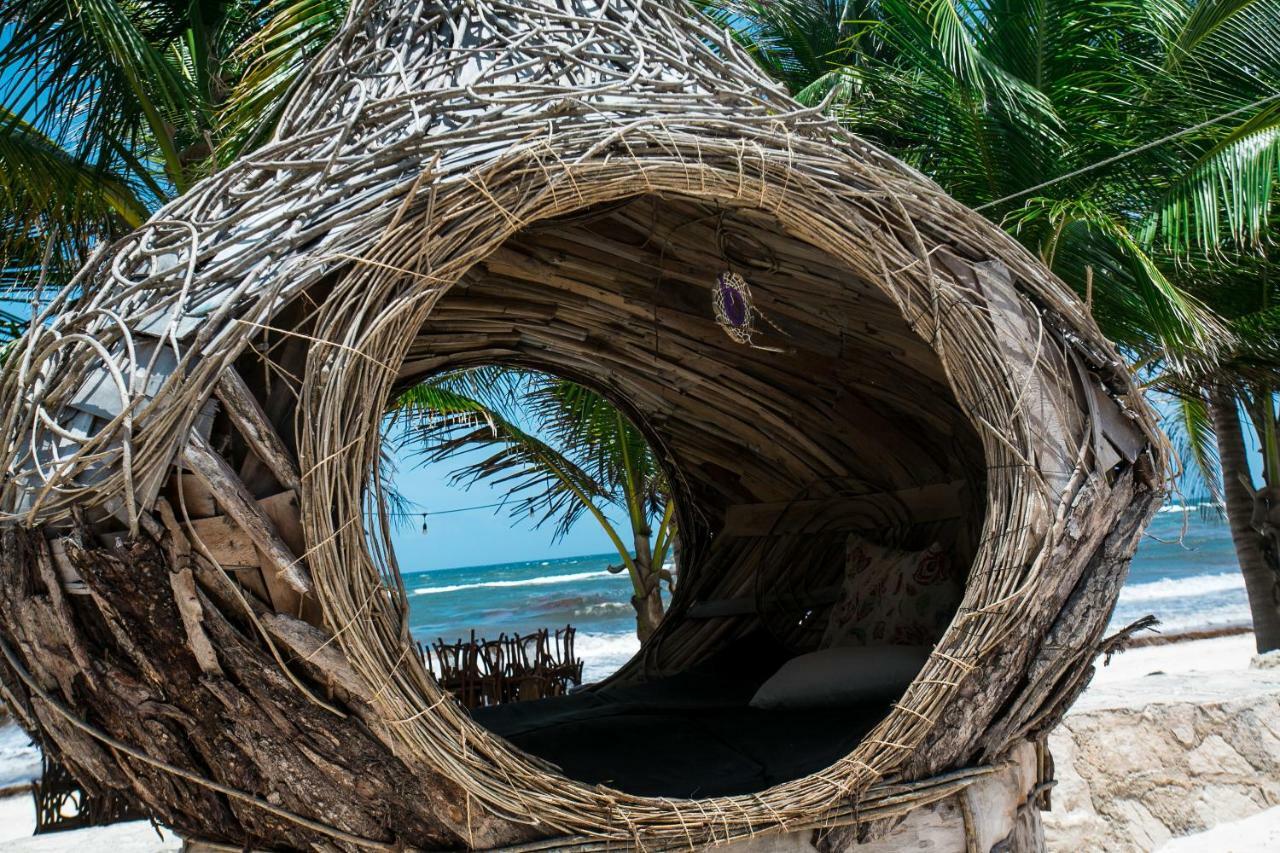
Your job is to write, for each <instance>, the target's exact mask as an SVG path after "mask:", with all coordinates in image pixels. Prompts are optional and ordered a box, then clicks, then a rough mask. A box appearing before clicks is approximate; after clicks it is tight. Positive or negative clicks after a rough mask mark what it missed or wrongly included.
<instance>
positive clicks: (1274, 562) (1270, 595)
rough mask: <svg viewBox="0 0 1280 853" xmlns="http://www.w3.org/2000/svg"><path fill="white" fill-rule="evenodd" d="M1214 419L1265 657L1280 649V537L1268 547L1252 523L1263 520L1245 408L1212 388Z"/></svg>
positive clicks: (1222, 389)
mask: <svg viewBox="0 0 1280 853" xmlns="http://www.w3.org/2000/svg"><path fill="white" fill-rule="evenodd" d="M1209 413H1210V415H1211V416H1212V417H1213V431H1214V435H1215V436H1216V437H1217V441H1218V459H1219V460H1220V461H1221V463H1222V495H1223V499H1224V501H1225V503H1226V509H1227V524H1228V525H1229V526H1230V528H1231V541H1232V543H1233V544H1234V545H1235V549H1236V559H1237V561H1238V562H1239V563H1240V571H1241V573H1242V574H1243V575H1244V586H1245V591H1246V592H1247V593H1248V596H1249V613H1250V615H1251V616H1252V617H1253V620H1252V621H1253V636H1254V641H1255V642H1256V643H1257V648H1258V651H1259V652H1269V651H1271V650H1272V649H1280V536H1277V537H1276V538H1275V539H1276V541H1273V542H1270V543H1268V542H1267V541H1266V535H1265V534H1264V533H1263V532H1262V531H1261V530H1257V529H1255V528H1254V526H1253V525H1252V524H1251V523H1250V520H1251V519H1253V518H1254V517H1255V515H1256V514H1257V513H1256V509H1257V508H1256V507H1255V501H1256V500H1257V499H1258V496H1256V495H1255V494H1254V490H1253V488H1252V486H1251V483H1252V479H1253V475H1252V474H1250V472H1249V460H1248V455H1247V451H1246V450H1245V443H1244V431H1243V430H1242V429H1241V427H1240V409H1239V404H1238V403H1237V401H1236V397H1235V394H1234V393H1233V392H1232V390H1231V388H1229V387H1226V386H1223V385H1220V384H1216V383H1215V384H1214V385H1212V386H1211V387H1210V389H1209ZM1263 515H1264V516H1265V510H1264V513H1263ZM1268 545H1270V547H1267V546H1268Z"/></svg>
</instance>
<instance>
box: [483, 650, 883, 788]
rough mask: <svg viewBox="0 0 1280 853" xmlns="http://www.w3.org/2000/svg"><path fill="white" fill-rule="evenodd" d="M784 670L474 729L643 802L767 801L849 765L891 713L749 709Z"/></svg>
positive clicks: (733, 670)
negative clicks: (844, 761) (767, 795)
mask: <svg viewBox="0 0 1280 853" xmlns="http://www.w3.org/2000/svg"><path fill="white" fill-rule="evenodd" d="M784 659H785V655H782V654H774V653H772V652H771V651H767V652H765V653H764V654H753V655H750V656H749V657H747V658H746V659H745V660H746V665H745V666H744V664H743V661H744V658H743V657H742V656H739V655H721V656H719V658H718V659H713V660H711V661H708V662H707V663H705V664H703V665H701V666H699V667H697V668H696V669H694V670H690V671H688V672H684V673H681V674H679V675H675V676H671V677H668V678H664V679H659V680H655V681H649V682H644V683H632V684H621V685H616V686H609V687H603V688H598V689H588V690H582V691H579V692H577V693H574V694H571V695H569V696H561V697H556V698H553V699H540V700H537V701H534V702H519V703H511V704H507V705H497V706H493V707H489V708H479V709H477V710H475V711H474V712H473V714H474V717H475V719H476V721H477V722H478V723H480V724H481V725H483V726H485V727H486V728H488V729H489V730H490V731H492V732H494V733H496V734H499V735H501V736H503V737H504V738H506V739H507V740H509V741H510V742H511V743H513V744H514V745H515V746H517V747H519V748H520V749H523V750H525V751H526V752H529V753H532V754H533V755H536V756H538V757H539V758H542V759H544V760H546V761H550V762H551V763H553V764H555V765H556V766H558V767H559V768H560V769H561V770H562V771H563V772H564V774H565V775H566V776H569V777H570V778H572V779H576V780H578V781H581V782H586V783H589V784H602V785H607V786H609V787H610V788H615V789H617V790H620V791H626V792H628V793H632V794H638V795H643V796H661V797H675V798H692V797H714V796H727V795H732V794H747V793H754V792H757V791H761V790H763V789H765V788H768V787H770V786H773V785H777V784H780V783H782V782H788V781H791V780H792V779H798V778H800V777H802V776H806V775H808V774H810V773H813V772H816V771H818V770H821V769H823V768H824V767H828V766H830V765H831V764H832V763H834V762H835V761H836V760H837V759H839V758H841V757H843V756H845V755H847V754H849V753H850V752H851V751H852V750H853V748H854V747H855V746H856V745H857V743H858V741H859V740H861V739H862V737H863V735H865V734H866V733H867V731H869V730H870V729H871V727H872V726H874V725H875V724H876V723H877V722H879V721H880V720H881V719H883V717H884V715H885V714H886V713H887V712H888V710H889V703H888V702H877V703H872V704H867V705H859V706H852V707H844V708H832V709H815V710H787V711H782V710H770V711H765V710H761V709H758V708H752V707H750V706H749V704H748V703H749V702H750V700H751V697H752V696H753V695H754V694H755V691H756V689H757V688H758V687H759V685H760V684H761V683H763V681H764V680H765V679H766V678H767V677H768V676H769V675H771V674H772V673H773V672H774V671H775V670H776V668H777V666H778V665H780V663H781V661H782V660H784Z"/></svg>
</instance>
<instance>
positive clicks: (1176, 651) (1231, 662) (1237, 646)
mask: <svg viewBox="0 0 1280 853" xmlns="http://www.w3.org/2000/svg"><path fill="white" fill-rule="evenodd" d="M1255 650H1256V646H1254V644H1253V634H1237V635H1235V636H1232V637H1215V638H1213V639H1212V640H1188V641H1187V642H1185V643H1169V644H1168V645H1164V646H1146V647H1144V648H1139V649H1130V650H1129V651H1127V652H1121V653H1120V654H1117V655H1112V657H1111V663H1110V664H1109V665H1108V666H1103V665H1102V661H1098V671H1097V674H1096V675H1094V677H1093V682H1092V683H1093V684H1111V683H1113V682H1116V681H1128V680H1129V679H1132V678H1141V677H1142V676H1144V675H1150V674H1151V673H1153V672H1165V673H1170V674H1172V673H1183V672H1211V671H1218V670H1224V669H1248V668H1249V661H1251V660H1252V659H1253V655H1254V653H1255Z"/></svg>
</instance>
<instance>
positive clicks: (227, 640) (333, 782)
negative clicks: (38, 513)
mask: <svg viewBox="0 0 1280 853" xmlns="http://www.w3.org/2000/svg"><path fill="white" fill-rule="evenodd" d="M42 547H44V546H43V544H42V543H41V541H40V538H39V536H38V535H37V534H28V533H22V532H19V531H16V530H13V529H5V530H3V531H0V572H2V573H3V578H4V583H2V584H0V595H3V598H0V616H3V619H0V624H3V626H4V628H3V629H0V630H3V639H4V642H5V643H6V645H8V646H9V647H10V648H11V649H13V650H15V654H17V655H18V657H19V658H20V659H21V660H22V663H23V665H24V667H25V668H26V670H27V671H28V672H29V673H30V674H31V676H32V677H33V678H35V679H36V680H37V683H39V684H40V685H41V686H42V687H43V688H44V689H45V690H49V691H52V692H53V693H55V694H56V695H57V698H58V699H59V701H60V702H61V703H62V704H64V705H65V706H66V707H68V708H72V709H75V710H76V712H77V713H78V714H79V715H80V716H81V717H82V718H83V719H84V720H85V721H86V722H87V723H88V724H89V725H91V726H94V727H97V728H101V729H104V730H107V731H110V732H111V733H112V734H113V735H115V736H116V737H117V738H119V739H121V740H123V741H126V742H128V743H132V744H134V745H136V746H138V747H139V748H141V749H143V750H145V751H146V752H147V753H148V754H150V755H151V756H152V757H153V758H156V759H158V760H162V761H165V762H169V763H172V764H175V765H178V766H180V767H182V768H185V769H187V770H189V771H190V772H192V773H195V774H198V775H200V776H204V777H207V778H209V779H211V780H214V781H217V782H219V783H222V784H224V785H228V786H231V787H234V788H236V789H239V790H242V791H244V792H246V793H248V794H252V795H255V796H257V797H259V798H261V799H263V800H265V801H267V802H268V803H271V804H272V805H274V806H277V807H279V808H281V809H284V810H287V811H290V812H295V813H296V814H298V815H301V816H303V817H306V818H310V819H312V820H315V821H319V822H320V823H324V824H328V825H331V826H333V827H335V828H336V829H340V830H342V831H344V832H347V833H351V834H353V835H356V836H360V837H363V838H367V839H369V840H370V842H371V843H372V844H373V845H374V846H387V847H388V848H393V847H395V845H396V844H397V843H410V842H412V844H413V845H415V846H428V847H439V848H452V847H459V846H467V845H474V846H493V845H495V844H497V843H500V842H503V841H511V840H513V839H514V838H518V837H519V834H520V831H519V830H513V829H512V828H511V827H510V826H503V825H502V824H495V823H494V822H492V821H491V820H486V819H484V818H483V817H482V816H481V815H478V814H476V815H473V816H472V819H473V823H472V825H471V826H470V827H468V826H467V814H466V811H465V797H463V796H462V795H461V794H460V793H459V792H456V791H454V790H453V789H452V786H451V785H450V784H449V783H448V782H447V781H445V780H443V779H440V778H433V777H432V776H431V775H430V774H429V773H424V772H423V770H422V769H421V768H417V769H416V770H411V769H410V768H409V767H407V766H406V765H405V764H404V763H403V762H401V761H400V760H399V759H398V758H396V757H395V756H394V755H393V754H392V752H391V751H390V749H389V748H388V747H387V746H386V744H385V743H383V742H381V741H380V740H379V739H378V738H377V737H375V736H374V734H373V733H372V732H371V730H370V729H369V728H368V727H367V726H366V724H365V723H364V722H362V721H361V719H360V713H361V712H360V711H355V710H353V712H352V713H350V714H349V715H348V716H346V717H345V718H343V717H339V716H336V715H334V714H332V713H330V712H328V711H325V710H324V709H322V708H320V707H318V706H317V705H315V704H313V703H312V702H310V701H308V700H307V699H306V698H305V697H304V696H302V694H301V693H300V692H299V691H298V690H297V689H296V688H294V687H293V685H292V684H290V682H289V681H288V680H287V679H286V678H285V677H284V675H283V674H282V673H281V672H280V671H279V670H278V669H277V668H276V664H275V662H274V661H273V660H272V659H271V658H270V656H269V655H267V654H266V653H265V652H264V650H263V649H262V647H261V643H260V641H258V640H257V639H256V638H255V637H253V636H252V634H250V633H246V631H247V630H248V629H247V628H246V627H245V626H244V624H243V623H242V621H241V620H240V619H239V618H235V617H234V616H232V617H231V618H229V617H228V615H227V614H224V613H223V612H222V611H221V610H220V609H219V608H218V607H216V606H215V605H214V604H213V602H212V599H211V597H209V596H207V595H204V594H203V593H201V594H199V595H198V606H199V607H200V611H201V619H200V625H201V626H202V630H203V631H204V632H206V633H207V635H208V639H209V641H210V643H211V648H213V649H216V653H217V660H218V663H219V666H220V674H219V673H214V672H207V671H205V670H204V669H203V668H202V666H201V662H200V660H199V659H198V657H197V655H196V653H194V652H193V651H192V648H191V646H190V644H189V643H188V630H187V627H186V623H185V622H184V618H183V614H182V610H181V608H180V607H179V605H178V603H177V602H176V601H175V597H174V590H173V587H172V586H171V582H170V565H169V563H170V561H169V560H168V559H166V555H165V553H164V551H163V550H162V549H161V548H160V547H158V546H157V545H156V544H154V543H152V542H149V541H135V542H132V543H128V544H126V545H122V547H121V548H118V549H111V550H108V549H89V550H86V549H81V548H79V547H77V546H74V545H72V546H70V548H69V553H70V555H71V559H72V560H73V562H74V563H75V565H76V568H77V569H78V571H79V573H80V576H81V577H82V578H83V579H84V580H85V582H86V583H87V584H89V585H90V587H91V588H92V589H93V590H94V594H95V597H100V599H101V601H103V602H107V603H109V605H110V611H109V613H107V612H103V611H101V610H99V609H97V608H96V607H95V606H94V605H93V604H92V603H91V602H92V601H93V599H88V598H78V599H76V600H70V599H62V604H57V603H55V602H56V601H57V600H58V599H57V593H56V592H52V589H54V588H51V587H49V586H47V583H48V581H47V579H46V577H44V576H45V575H46V573H44V572H42V571H41V570H40V569H39V568H38V565H39V564H38V560H37V558H36V555H37V553H38V549H40V548H42ZM68 601H71V602H72V605H73V606H76V607H77V610H76V613H75V614H74V617H72V618H74V621H69V619H68V618H66V617H63V616H60V615H59V612H60V611H63V610H64V608H65V606H66V604H67V602H68ZM81 602H83V603H81ZM277 618H281V619H287V617H277ZM106 621H110V622H112V623H114V624H115V627H116V628H117V629H118V630H119V631H121V632H123V633H124V634H126V635H128V636H129V637H130V638H132V640H133V641H134V642H133V643H131V644H130V646H129V647H128V648H125V647H121V646H120V645H118V644H117V643H116V642H115V641H114V637H113V632H112V631H111V630H110V629H108V628H107V627H106V625H105V624H104V622H106ZM302 625H305V623H299V624H298V626H294V628H293V629H292V630H291V631H290V633H292V634H294V635H301V634H302V632H306V636H307V637H309V638H311V639H310V643H311V644H312V646H316V645H318V643H317V641H316V639H314V634H315V633H316V632H317V631H318V629H315V628H314V627H312V626H309V625H307V626H306V627H305V628H302V627H301V626H302ZM280 633H281V634H284V633H286V632H285V631H284V630H282V631H281V632H280ZM68 637H71V638H72V640H70V641H69V640H68ZM74 644H80V645H81V646H83V647H84V648H85V649H87V650H88V654H89V655H91V659H92V660H93V666H92V667H91V668H89V669H82V668H81V667H80V666H79V665H78V664H77V663H76V657H78V656H80V657H83V653H78V652H77V651H75V650H74V649H75V645H74ZM303 648H304V646H302V645H298V646H297V649H298V651H301V650H302V649H303ZM330 649H331V652H330V654H335V653H336V652H334V651H332V645H331V644H330ZM0 672H2V673H3V682H4V686H5V689H6V691H7V692H8V693H9V695H12V696H13V697H14V698H15V700H16V706H17V707H18V708H19V713H20V716H21V715H22V711H23V710H25V711H26V713H27V714H30V715H31V716H32V718H34V719H35V720H38V721H39V723H40V724H41V727H42V729H43V734H44V738H45V743H46V748H48V749H50V750H52V751H53V752H54V753H55V754H56V755H57V756H58V758H59V760H61V761H63V762H64V763H65V764H66V765H67V766H68V767H69V768H71V769H72V772H73V773H74V775H75V777H76V778H77V780H79V781H80V782H81V783H82V784H84V785H86V786H87V787H89V788H90V789H99V790H101V789H106V788H110V789H115V790H122V791H123V792H124V793H125V794H127V795H128V796H130V797H131V798H133V799H134V800H135V801H136V802H137V803H138V805H139V806H140V807H142V808H144V809H145V810H146V811H147V812H149V813H150V814H152V815H154V816H155V817H156V819H158V820H160V821H161V822H162V823H164V824H166V825H168V826H171V827H173V828H174V829H175V830H177V831H178V832H179V833H182V834H188V835H191V836H192V837H198V838H204V839H208V840H211V841H225V842H230V843H233V844H237V845H239V844H248V845H249V846H254V847H261V848H263V849H290V848H299V849H304V848H311V847H318V848H325V847H326V845H329V847H328V848H327V849H353V845H352V844H350V843H348V842H344V841H340V840H335V839H334V838H332V837H330V836H327V835H325V834H324V833H319V832H315V831H313V830H309V829H305V828H302V827H300V826H298V825H297V824H295V823H293V822H291V821H289V820H287V819H284V818H282V817H280V816H278V815H273V814H269V813H266V812H263V811H262V810H260V809H257V808H255V807H254V806H252V805H248V804H246V803H242V802H237V801H235V800H229V799H228V798H227V797H225V796H224V795H221V794H218V793H214V792H211V791H209V790H207V789H206V788H204V787H202V786H200V785H199V784H195V783H193V782H190V781H187V780H184V779H180V778H177V777H175V776H173V775H171V774H168V773H166V772H164V771H162V770H159V769H157V768H155V767H152V766H149V765H147V764H143V763H141V762H139V761H137V760H135V759H132V758H129V757H126V756H124V755H122V754H120V753H118V752H115V751H113V750H111V749H110V748H107V747H105V746H103V745H102V744H101V743H100V742H98V741H96V740H95V739H94V738H93V737H91V736H89V735H87V734H85V733H84V732H83V731H80V730H78V729H75V728H74V727H72V726H70V725H69V724H68V723H67V722H66V721H65V720H64V719H62V718H61V717H60V716H59V715H58V714H56V713H55V712H54V711H53V710H52V709H51V708H50V707H49V706H48V704H47V703H44V702H42V701H41V700H39V699H36V698H34V697H33V695H32V692H31V691H30V690H29V689H28V687H27V686H26V685H25V684H24V683H23V681H22V680H21V679H20V678H19V677H18V675H17V673H16V672H15V671H14V670H13V669H12V668H11V667H9V666H7V665H5V666H3V667H0ZM86 673H92V675H93V681H94V683H93V684H91V683H89V680H88V678H87V677H86ZM341 677H342V679H343V680H344V681H346V682H348V683H358V682H357V681H356V678H355V676H354V675H353V674H351V673H350V672H349V671H342V676H341ZM360 704H361V703H360V702H359V700H353V705H357V706H358V705H360ZM362 710H363V709H362ZM513 833H514V834H513Z"/></svg>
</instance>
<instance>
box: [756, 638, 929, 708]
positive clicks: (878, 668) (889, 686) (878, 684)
mask: <svg viewBox="0 0 1280 853" xmlns="http://www.w3.org/2000/svg"><path fill="white" fill-rule="evenodd" d="M929 651H930V649H929V648H928V647H927V646H841V647H837V648H833V649H821V650H819V651H816V652H810V653H809V654H807V655H800V657H796V658H792V659H791V660H789V661H787V662H786V663H784V664H783V665H782V666H781V667H780V668H779V669H778V671H777V672H775V673H774V674H773V675H772V676H770V677H769V680H768V681H766V682H765V683H764V684H762V685H760V689H759V690H757V691H756V695H755V696H753V697H751V707H752V708H763V709H766V710H774V709H782V708H786V709H799V708H840V707H844V706H847V705H860V704H863V703H865V702H873V701H884V700H887V699H892V698H895V697H897V696H900V695H902V693H903V692H905V691H906V689H907V685H908V684H910V683H911V680H912V679H913V678H915V677H916V674H917V673H918V672H920V670H921V669H922V668H923V667H924V664H925V661H926V660H928V658H929Z"/></svg>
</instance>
